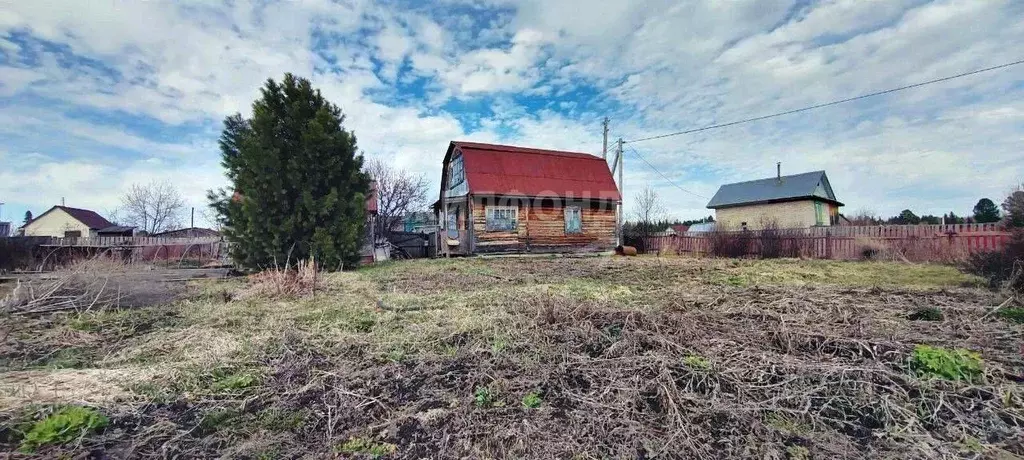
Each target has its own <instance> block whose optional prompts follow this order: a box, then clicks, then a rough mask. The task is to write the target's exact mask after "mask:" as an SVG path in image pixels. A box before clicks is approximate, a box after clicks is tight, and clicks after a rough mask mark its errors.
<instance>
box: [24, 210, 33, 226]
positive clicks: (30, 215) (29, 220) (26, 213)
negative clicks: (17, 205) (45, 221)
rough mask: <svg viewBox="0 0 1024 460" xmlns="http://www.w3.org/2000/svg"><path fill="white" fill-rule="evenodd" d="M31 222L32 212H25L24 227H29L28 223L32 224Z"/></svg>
mask: <svg viewBox="0 0 1024 460" xmlns="http://www.w3.org/2000/svg"><path fill="white" fill-rule="evenodd" d="M31 221H32V211H25V221H24V222H23V223H22V225H28V223H29V222H31Z"/></svg>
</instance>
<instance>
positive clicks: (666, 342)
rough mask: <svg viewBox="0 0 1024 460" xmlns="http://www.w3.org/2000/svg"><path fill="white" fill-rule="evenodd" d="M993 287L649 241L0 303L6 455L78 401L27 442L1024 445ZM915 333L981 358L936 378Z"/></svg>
mask: <svg viewBox="0 0 1024 460" xmlns="http://www.w3.org/2000/svg"><path fill="white" fill-rule="evenodd" d="M982 285H983V283H982V281H981V280H979V279H977V278H974V277H971V276H966V275H962V274H960V273H959V272H957V271H956V270H955V269H953V268H951V267H943V266H934V265H910V264H894V263H855V262H834V261H799V260H779V261H735V260H706V259H705V260H696V259H682V258H655V257H640V258H613V257H598V258H504V259H453V260H416V261H408V262H402V263H390V264H383V265H380V266H375V267H369V268H364V269H361V270H358V271H356V272H346V273H335V274H326V275H324V276H323V277H322V278H321V279H320V280H319V282H318V284H317V286H316V289H315V292H314V293H313V294H312V295H310V296H303V297H298V298H296V297H292V298H274V297H273V296H269V297H268V296H266V295H262V296H252V295H247V292H252V289H253V288H252V287H249V286H247V285H246V281H245V280H241V279H237V280H219V279H218V280H207V281H194V282H191V283H190V284H189V287H188V289H185V290H183V292H181V293H180V294H179V295H178V299H177V300H176V301H174V302H171V303H169V304H165V305H156V306H149V307H145V308H130V309H125V308H122V309H110V310H93V311H88V312H58V313H48V314H40V315H32V316H19V317H16V318H14V317H7V318H4V319H3V320H4V322H5V323H6V324H5V325H4V329H0V331H6V332H0V337H2V338H3V341H2V342H0V366H2V367H0V408H2V409H0V449H2V450H3V451H5V452H15V451H16V450H17V449H18V448H19V446H22V447H23V446H24V441H23V437H24V433H25V432H26V431H28V429H29V428H28V427H30V426H32V423H34V422H36V421H38V420H41V419H44V418H45V417H46V416H47V415H48V414H50V413H52V412H54V411H55V410H58V409H57V408H59V407H60V406H62V405H80V406H85V407H90V408H93V409H96V410H97V411H98V412H99V413H102V414H103V415H104V416H106V417H108V418H109V424H108V425H107V426H106V427H104V428H103V429H99V430H82V433H81V435H80V436H75V437H74V439H73V440H70V441H67V442H64V443H62V444H61V443H50V444H47V445H43V446H40V447H37V448H35V449H34V451H32V452H27V450H26V452H25V453H21V454H17V455H23V456H26V457H31V456H35V457H39V458H54V457H56V456H59V455H67V456H68V457H85V456H89V457H91V458H168V457H179V458H211V457H228V458H260V459H270V458H324V457H328V458H330V457H336V458H574V459H599V458H645V459H646V458H687V459H688V458H768V459H812V458H893V459H897V458H899V459H908V458H921V459H924V458H1017V457H1018V456H1021V455H1024V444H1022V443H1024V437H1022V436H1024V435H1022V433H1024V431H1022V429H1021V427H1022V424H1024V409H1022V404H1024V386H1022V385H1021V382H1022V381H1024V357H1022V343H1024V342H1022V338H1024V326H1022V325H1020V324H1017V323H1014V322H1012V321H1009V320H1007V319H1004V318H1003V317H1001V316H1000V315H996V314H992V312H993V310H994V309H995V308H996V306H998V305H1000V303H1002V301H1003V300H1004V299H1003V297H1001V296H1000V294H998V293H995V292H991V291H989V290H987V289H984V288H983V287H982ZM259 292H262V293H265V292H268V291H267V290H265V289H264V290H259ZM922 312H927V314H924V313H922ZM921 345H930V346H933V347H939V348H940V349H944V350H948V351H954V350H957V349H966V350H972V351H973V352H977V353H978V358H980V362H981V363H982V364H981V369H980V370H979V371H978V372H977V373H974V374H969V375H968V374H964V375H965V376H966V377H965V378H962V379H952V378H943V377H942V376H940V375H937V374H934V373H928V372H925V371H923V370H922V369H923V368H922V367H921V365H920V363H921V361H920V359H919V356H918V354H919V353H920V352H921V350H922V348H921V347H920V346H921Z"/></svg>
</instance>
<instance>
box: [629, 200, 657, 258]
mask: <svg viewBox="0 0 1024 460" xmlns="http://www.w3.org/2000/svg"><path fill="white" fill-rule="evenodd" d="M633 199H634V200H635V204H634V205H633V206H634V208H633V220H635V221H636V223H635V224H634V225H633V231H634V232H635V234H634V237H636V238H638V239H639V241H640V243H639V245H640V246H641V247H640V248H639V249H640V251H642V252H647V249H646V248H647V241H648V239H649V238H650V237H651V234H653V233H654V226H655V225H657V222H658V220H660V219H661V218H662V216H663V215H664V214H665V207H664V206H662V204H661V199H660V198H658V192H655V191H654V189H652V188H650V187H644V189H643V190H641V191H640V193H637V194H636V195H634V198H633ZM634 244H636V243H634Z"/></svg>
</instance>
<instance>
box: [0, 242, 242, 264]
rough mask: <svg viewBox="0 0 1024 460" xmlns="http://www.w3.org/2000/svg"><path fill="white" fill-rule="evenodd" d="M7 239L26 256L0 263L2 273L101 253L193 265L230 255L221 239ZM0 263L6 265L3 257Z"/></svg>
mask: <svg viewBox="0 0 1024 460" xmlns="http://www.w3.org/2000/svg"><path fill="white" fill-rule="evenodd" d="M4 240H5V242H7V243H9V244H8V245H7V246H8V247H11V248H14V247H18V248H22V249H23V251H22V252H23V253H24V254H21V253H19V254H21V256H20V257H18V258H17V260H13V259H12V260H10V261H7V262H6V263H0V270H18V269H31V270H46V269H50V268H52V267H56V266H61V265H63V264H66V263H69V262H71V261H74V260H77V259H80V258H82V257H93V256H96V255H100V254H109V255H111V256H113V257H118V258H121V259H124V260H131V261H136V262H159V261H170V262H176V263H182V262H186V261H187V262H189V263H190V264H195V263H196V262H198V263H200V264H205V263H208V262H211V261H222V260H224V259H225V258H226V256H227V245H226V243H225V242H224V241H223V240H222V239H221V238H220V237H196V238H162V237H94V238H53V237H15V238H4ZM0 249H2V248H0ZM8 252H10V251H8ZM0 262H4V258H3V257H0Z"/></svg>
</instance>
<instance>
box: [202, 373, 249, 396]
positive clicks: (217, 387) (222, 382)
mask: <svg viewBox="0 0 1024 460" xmlns="http://www.w3.org/2000/svg"><path fill="white" fill-rule="evenodd" d="M258 381H259V379H258V378H257V377H256V376H255V375H252V374H248V373H244V372H242V373H238V374H231V375H227V376H224V377H221V378H219V379H217V380H216V381H215V382H213V389H214V391H218V392H221V391H232V390H244V389H246V388H249V387H251V386H253V385H254V384H255V383H257V382H258Z"/></svg>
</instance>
